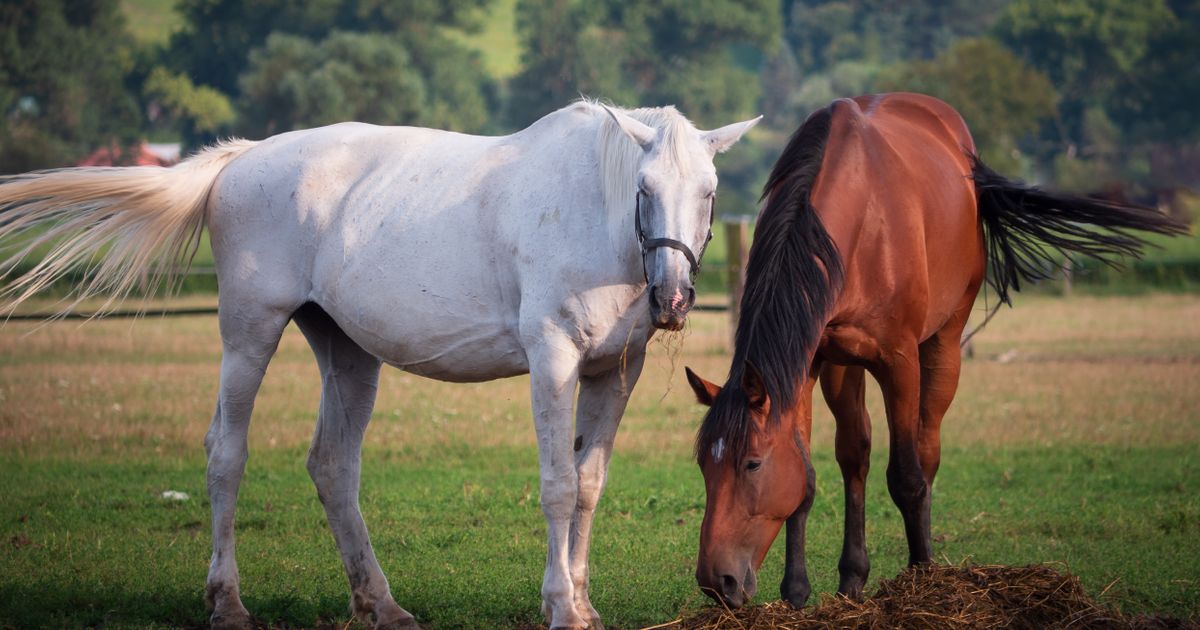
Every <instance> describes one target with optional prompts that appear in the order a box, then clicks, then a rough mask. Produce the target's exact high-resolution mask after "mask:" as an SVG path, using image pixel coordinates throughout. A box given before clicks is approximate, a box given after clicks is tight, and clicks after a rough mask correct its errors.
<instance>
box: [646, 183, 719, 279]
mask: <svg viewBox="0 0 1200 630" xmlns="http://www.w3.org/2000/svg"><path fill="white" fill-rule="evenodd" d="M634 199H636V201H635V202H634V210H633V227H634V231H635V232H636V233H637V239H638V244H639V245H641V248H642V277H643V278H645V279H646V281H647V282H649V281H650V274H649V273H648V272H647V271H646V254H649V253H650V250H653V249H658V248H659V247H670V248H671V249H675V250H679V251H680V252H682V253H683V256H684V258H687V261H688V264H689V265H690V266H691V269H690V273H691V277H692V279H693V280H695V279H696V274H698V273H700V259H701V258H703V257H704V250H706V249H708V242H709V241H711V240H712V237H713V233H712V225H713V217H714V212H716V205H717V200H716V197H715V196H714V197H713V200H712V202H711V203H710V204H709V206H708V236H707V237H705V239H704V245H701V246H700V255H699V256H697V255H696V254H694V253H693V252H692V248H690V247H688V246H687V244H686V243H684V242H683V241H679V240H675V239H673V238H665V237H663V238H646V233H645V232H644V231H643V230H642V191H640V190H639V191H637V192H635V193H634Z"/></svg>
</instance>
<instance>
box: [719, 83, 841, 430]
mask: <svg viewBox="0 0 1200 630" xmlns="http://www.w3.org/2000/svg"><path fill="white" fill-rule="evenodd" d="M834 107H835V106H834V105H831V106H829V107H826V108H824V109H821V110H818V111H817V112H814V113H813V114H812V115H811V116H809V118H808V120H807V121H805V123H804V125H802V126H801V127H800V129H799V130H797V131H796V133H795V134H794V135H793V136H792V138H791V140H790V141H789V142H788V146H787V148H786V149H784V152H783V155H782V156H781V157H780V159H779V161H778V162H777V163H776V164H775V168H774V170H773V171H772V172H771V176H770V177H769V178H768V179H767V183H766V186H765V187H764V191H765V192H764V196H765V197H766V199H767V203H766V205H765V206H764V208H763V211H762V214H761V216H760V217H759V221H758V226H757V227H756V228H755V231H754V245H753V246H752V247H751V249H750V260H749V263H748V265H747V268H746V278H747V280H746V288H745V292H744V293H743V296H742V304H741V319H740V320H739V322H738V328H737V333H736V335H735V344H734V345H735V347H734V357H733V365H732V367H731V369H730V378H729V380H730V383H735V382H740V381H741V377H742V370H744V369H745V365H746V364H747V363H750V364H752V365H754V367H755V368H757V370H758V372H759V373H760V374H761V375H762V379H763V382H764V385H765V386H766V390H767V395H768V397H769V398H770V400H771V401H772V409H773V410H784V409H791V408H792V407H793V406H794V405H795V404H796V399H797V396H796V390H797V384H798V383H802V382H803V381H804V380H805V379H806V378H807V371H808V367H809V363H810V362H811V360H812V356H813V353H814V352H815V351H816V346H817V343H818V342H819V341H820V336H821V331H822V330H823V329H824V328H825V323H826V320H827V318H828V316H829V313H830V311H831V310H832V308H833V305H834V303H835V302H836V300H837V295H838V292H839V291H840V289H841V286H842V278H843V275H844V273H843V269H842V260H841V257H840V255H839V254H838V251H837V246H836V245H835V244H834V242H833V240H832V239H831V238H830V236H829V234H828V232H826V231H825V227H824V225H822V223H821V219H820V217H819V216H818V215H817V212H816V210H815V209H814V208H813V206H812V202H811V197H812V189H813V185H814V183H815V182H816V179H817V176H818V174H819V173H820V170H821V163H822V161H823V160H824V155H825V142H826V140H827V139H828V137H829V131H830V127H831V125H832V121H833V112H834ZM771 415H772V418H773V419H778V415H779V414H778V412H777V411H773V413H772V414H771Z"/></svg>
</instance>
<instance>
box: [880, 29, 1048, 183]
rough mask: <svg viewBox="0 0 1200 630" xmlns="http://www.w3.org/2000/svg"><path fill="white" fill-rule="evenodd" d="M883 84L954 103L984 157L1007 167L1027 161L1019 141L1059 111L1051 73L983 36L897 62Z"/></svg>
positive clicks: (996, 165)
mask: <svg viewBox="0 0 1200 630" xmlns="http://www.w3.org/2000/svg"><path fill="white" fill-rule="evenodd" d="M877 87H878V88H879V89H880V90H882V91H908V92H920V93H923V94H930V95H932V96H936V97H938V98H940V99H942V100H944V101H946V102H947V103H949V104H951V105H952V106H954V108H955V109H957V110H958V111H959V113H960V114H962V116H963V119H964V120H966V122H967V125H968V127H969V128H970V129H971V133H972V135H973V136H974V138H975V142H976V144H977V146H978V149H979V153H980V156H981V157H982V158H983V159H984V161H985V162H987V163H988V164H989V165H990V166H992V167H993V168H996V169H998V170H1001V171H1009V172H1012V171H1015V170H1017V169H1019V168H1020V167H1021V166H1022V165H1021V164H1020V162H1019V159H1020V158H1019V152H1018V150H1017V141H1018V140H1019V139H1021V138H1022V137H1023V136H1028V135H1031V134H1033V133H1035V132H1037V131H1038V129H1039V127H1040V123H1041V122H1042V121H1044V120H1047V119H1049V118H1051V117H1053V116H1054V113H1055V106H1054V105H1055V99H1056V95H1055V92H1054V87H1053V86H1051V84H1050V80H1049V79H1048V78H1047V77H1046V75H1045V74H1042V73H1041V72H1039V71H1037V70H1035V69H1033V68H1031V67H1029V66H1028V65H1026V64H1025V63H1024V62H1023V61H1021V60H1020V59H1019V58H1018V57H1017V56H1016V55H1014V54H1013V53H1012V52H1011V51H1009V50H1008V49H1007V48H1005V47H1004V46H1003V45H1002V44H1000V43H999V42H997V41H995V40H993V39H989V38H983V37H980V38H966V39H961V40H959V41H958V42H957V43H956V44H954V45H953V46H951V47H950V48H949V49H947V50H946V51H944V52H943V53H941V54H940V55H938V56H937V57H936V58H934V59H933V60H931V61H910V62H901V63H899V64H896V65H894V66H892V67H890V68H888V69H887V70H886V71H885V72H884V73H883V74H882V75H881V76H880V77H879V78H878V80H877Z"/></svg>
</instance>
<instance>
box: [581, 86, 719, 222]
mask: <svg viewBox="0 0 1200 630" xmlns="http://www.w3.org/2000/svg"><path fill="white" fill-rule="evenodd" d="M607 107H609V108H610V109H614V110H618V111H621V112H624V113H626V114H628V115H629V116H631V117H633V118H634V119H636V120H638V121H639V122H642V123H645V124H647V125H649V126H651V127H654V128H655V129H659V130H661V133H662V136H661V137H660V139H659V142H660V145H659V148H658V151H659V152H660V154H661V155H662V156H663V158H665V159H667V160H670V161H671V162H672V163H673V165H674V166H675V168H676V169H678V172H679V174H680V175H685V176H686V175H687V174H689V173H690V172H691V170H692V168H691V165H692V162H691V160H692V156H691V155H689V152H690V151H695V150H696V149H698V148H699V144H698V143H697V142H696V141H695V140H694V138H695V137H696V133H697V132H696V127H695V126H694V125H693V124H692V122H691V121H690V120H688V119H687V117H686V116H684V115H683V114H680V113H679V110H677V109H675V107H674V106H672V105H667V106H666V107H641V108H638V109H623V108H620V107H615V106H612V105H607ZM570 108H576V109H582V110H584V111H587V112H589V113H591V114H592V115H593V116H598V117H600V119H601V123H600V133H599V136H598V145H599V146H598V150H599V154H600V181H601V186H602V188H603V190H604V205H605V206H606V208H607V209H608V211H609V212H629V211H630V209H631V208H632V207H633V204H634V192H635V191H636V189H637V181H636V177H637V169H638V164H639V163H640V161H641V159H642V154H643V151H642V148H641V147H639V146H638V145H637V143H635V142H634V141H633V140H631V139H630V138H629V136H627V135H625V132H623V131H621V128H620V127H618V126H617V123H616V122H615V121H614V120H613V119H612V116H609V115H608V112H605V111H604V109H603V107H601V104H600V101H598V100H593V99H587V98H584V99H581V100H579V101H576V102H575V103H573V104H571V105H569V106H568V109H570ZM689 140H691V142H689Z"/></svg>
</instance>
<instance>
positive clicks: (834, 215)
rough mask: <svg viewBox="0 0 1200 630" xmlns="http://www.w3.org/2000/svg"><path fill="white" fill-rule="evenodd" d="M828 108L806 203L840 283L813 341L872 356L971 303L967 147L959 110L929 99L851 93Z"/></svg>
mask: <svg viewBox="0 0 1200 630" xmlns="http://www.w3.org/2000/svg"><path fill="white" fill-rule="evenodd" d="M832 109H833V119H832V125H831V129H830V134H829V139H828V141H827V143H826V148H825V157H824V161H823V163H822V165H821V171H820V175H819V177H818V178H817V181H816V184H815V186H814V190H813V204H812V205H813V208H814V209H815V210H816V211H817V214H819V215H820V217H821V221H822V223H824V225H825V228H826V230H827V231H828V232H829V235H830V237H831V238H832V239H833V241H834V242H835V243H836V244H837V247H838V251H839V252H840V253H841V256H842V260H843V263H844V267H845V273H846V278H845V285H844V289H843V291H842V292H841V295H840V297H839V300H838V302H837V304H836V306H835V307H834V310H833V314H832V315H833V316H832V319H831V321H830V329H829V330H828V331H827V334H826V338H825V339H824V341H823V343H822V347H823V351H825V352H826V353H827V354H830V355H833V356H838V355H845V354H847V353H848V354H849V355H850V356H845V358H847V359H859V360H869V359H873V358H874V356H872V355H875V354H876V353H877V351H878V347H877V346H878V345H879V344H882V345H884V346H892V345H895V343H896V342H898V341H899V339H896V336H897V335H904V336H906V337H908V338H909V339H905V341H915V342H917V343H920V342H921V341H924V340H925V339H926V338H927V337H929V336H930V335H932V334H933V333H935V332H936V331H938V330H939V329H941V328H942V327H943V326H944V325H945V324H946V323H947V321H949V320H950V319H951V318H952V317H954V316H955V314H956V313H960V312H961V311H963V309H969V308H970V304H971V303H972V302H973V300H974V296H975V294H976V292H977V291H978V289H979V285H980V283H981V282H982V280H983V273H984V251H985V250H984V248H983V241H982V238H983V237H982V232H981V229H980V225H979V220H978V216H977V212H976V196H975V188H974V185H973V182H972V180H971V162H970V158H969V155H970V154H971V153H973V151H974V143H973V141H972V140H971V136H970V133H969V132H968V131H967V128H966V125H965V124H964V123H963V120H962V118H961V117H960V116H959V115H958V113H957V112H955V111H954V110H953V109H952V108H950V106H949V105H946V104H945V103H943V102H941V101H939V100H937V99H934V98H931V97H928V96H923V95H919V94H904V93H898V94H882V95H871V96H860V97H858V98H855V99H841V100H839V101H837V102H835V103H834V104H833V105H832ZM838 346H840V347H838ZM861 355H865V356H861ZM853 362H857V361H853Z"/></svg>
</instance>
